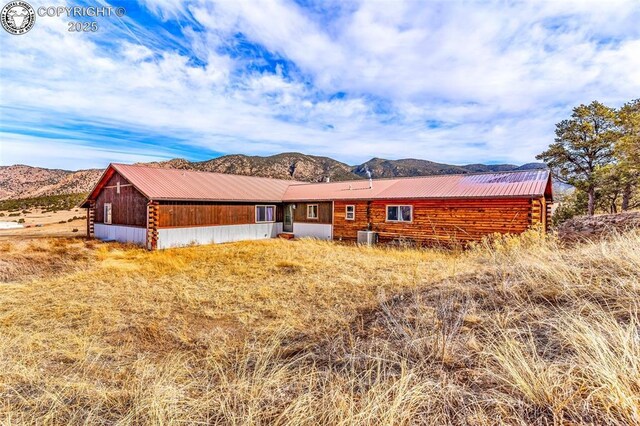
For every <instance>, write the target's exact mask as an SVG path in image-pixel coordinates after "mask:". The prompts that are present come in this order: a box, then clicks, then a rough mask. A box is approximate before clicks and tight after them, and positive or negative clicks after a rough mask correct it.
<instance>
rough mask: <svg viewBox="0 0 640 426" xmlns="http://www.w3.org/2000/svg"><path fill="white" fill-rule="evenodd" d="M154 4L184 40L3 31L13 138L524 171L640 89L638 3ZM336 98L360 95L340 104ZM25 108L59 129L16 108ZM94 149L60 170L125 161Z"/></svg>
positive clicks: (117, 27) (16, 157) (56, 24)
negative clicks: (282, 62) (101, 136)
mask: <svg viewBox="0 0 640 426" xmlns="http://www.w3.org/2000/svg"><path fill="white" fill-rule="evenodd" d="M143 3H144V4H145V5H146V6H147V7H148V8H149V9H150V10H151V11H152V13H154V14H155V15H157V16H159V17H161V18H162V19H163V20H165V21H173V20H178V21H179V23H180V25H182V26H183V32H184V37H181V38H180V37H175V36H174V35H167V36H166V37H165V36H164V34H163V35H162V36H159V35H158V34H153V33H150V32H149V31H148V29H146V28H145V27H144V25H142V24H141V23H139V22H134V21H132V20H131V19H129V18H125V20H124V21H123V22H120V21H109V22H106V24H105V26H104V27H103V28H102V29H103V30H104V31H105V32H103V33H99V34H95V35H91V34H73V33H68V32H67V31H66V25H63V22H61V21H60V20H56V19H51V18H42V19H39V20H38V22H37V25H36V26H35V27H34V29H33V30H32V31H31V32H30V33H29V34H27V35H25V36H21V37H12V36H9V35H7V34H3V35H2V37H3V39H2V46H3V49H2V53H1V55H2V61H1V63H0V76H2V80H3V87H6V88H9V87H10V89H11V90H7V89H3V93H2V98H1V99H0V104H1V105H2V106H3V108H4V109H3V111H5V112H1V113H0V114H2V115H0V118H2V122H4V127H7V125H8V127H15V126H14V125H13V124H15V123H13V121H15V122H18V123H20V122H22V123H24V122H27V121H28V123H29V125H30V126H33V127H34V128H41V129H44V128H47V126H48V123H47V122H46V121H47V120H65V119H66V118H67V117H82V118H84V119H85V120H86V121H87V122H89V123H92V122H105V123H108V124H109V125H111V126H114V127H115V128H121V129H128V128H135V129H136V130H137V131H143V132H144V131H145V129H146V130H147V131H149V132H150V133H162V134H165V135H167V136H173V137H177V138H180V139H185V138H188V139H189V141H190V143H191V144H193V145H194V146H201V147H204V148H207V149H210V150H214V151H218V152H226V153H236V152H243V153H255V154H269V153H275V152H279V151H291V150H299V151H304V152H307V153H315V154H321V155H330V156H334V157H338V158H339V159H342V160H344V161H350V162H360V161H363V160H366V159H368V158H370V157H372V156H379V157H390V158H400V157H420V158H426V159H430V160H434V161H441V162H456V163H466V162H486V161H509V162H516V163H522V162H528V161H533V159H534V156H535V154H536V153H538V152H540V151H542V150H543V149H544V148H545V147H546V145H547V144H548V143H550V142H551V141H552V140H553V127H554V123H556V122H557V121H559V120H560V119H562V118H565V117H566V116H568V115H569V114H570V109H571V107H572V106H575V105H577V104H579V103H586V102H590V101H591V100H594V99H599V100H601V101H604V102H607V103H609V104H611V105H613V106H616V105H620V104H621V103H623V102H625V101H628V100H630V99H631V98H634V97H637V96H638V93H640V74H639V73H634V72H633V70H637V69H639V67H640V59H639V58H640V54H638V52H640V29H639V28H638V26H637V22H638V21H640V6H639V5H638V3H637V2H634V1H619V2H615V4H612V3H610V2H609V3H606V4H605V3H603V2H590V1H588V2H584V1H582V2H535V3H534V2H519V3H504V2H495V3H480V2H465V3H458V2H432V3H424V2H415V1H408V2H388V3H385V2H363V3H354V4H348V5H346V4H343V3H336V4H333V5H331V6H332V13H333V15H332V16H331V18H330V19H329V18H327V19H324V20H320V19H319V17H320V16H321V15H322V14H321V12H319V11H318V10H319V9H322V8H324V7H329V6H328V3H320V4H319V6H318V7H317V8H315V9H314V10H311V11H310V10H305V9H303V8H301V7H299V6H297V5H295V4H293V3H291V2H288V1H279V0H264V1H259V2H230V1H220V2H211V1H205V0H198V1H193V2H180V1H177V0H176V1H173V0H165V1H162V2H146V1H145V2H143ZM341 8H342V9H341ZM334 9H335V10H334ZM124 24H126V25H128V28H125V27H124V26H123V25H124ZM192 26H194V27H197V28H198V30H196V29H194V28H192ZM237 33H242V34H244V36H245V37H246V38H247V39H248V40H249V41H251V42H254V43H258V44H260V45H262V46H264V47H265V48H266V49H267V50H269V51H271V52H273V53H275V54H277V55H280V56H281V57H283V58H286V59H287V60H289V61H291V62H292V63H294V64H295V66H296V67H297V68H298V69H299V70H300V73H301V74H300V75H297V73H296V74H293V75H285V73H284V72H281V71H282V70H281V69H280V70H279V72H276V73H260V72H258V71H249V72H247V71H246V70H244V71H243V67H244V66H245V63H244V62H245V58H243V57H235V56H233V55H231V54H230V53H229V52H225V51H224V49H223V48H224V47H225V46H226V45H227V43H228V41H229V40H230V39H231V38H232V37H234V35H235V34H237ZM131 34H136V36H135V37H133V36H131ZM106 41H108V42H109V44H108V45H106V44H105V42H106ZM107 46H108V47H107ZM187 51H190V52H191V55H192V56H193V57H196V58H198V59H199V61H202V62H204V64H200V63H198V64H196V63H194V61H193V58H190V57H189V56H188V55H187ZM336 92H345V93H346V96H345V97H343V98H340V97H338V98H331V97H329V95H331V94H333V93H336ZM15 107H19V108H21V110H24V111H35V110H38V111H41V112H43V113H42V114H43V115H42V117H44V118H43V119H42V120H41V121H39V122H34V121H33V120H31V121H29V120H26V119H21V118H20V116H19V114H17V113H8V112H6V111H8V110H10V109H11V108H15ZM9 121H11V122H9ZM10 133H11V132H5V133H4V134H2V138H3V145H4V144H5V141H6V140H7V139H5V138H9V137H10V136H9V134H10ZM11 137H13V136H11ZM24 138H27V137H24ZM24 138H22V139H21V144H28V145H27V146H29V147H33V146H35V145H34V144H42V143H44V142H43V139H42V138H37V137H33V138H32V139H31V141H30V142H29V141H28V140H27V139H24ZM82 142H83V143H82V144H79V145H78V144H76V145H74V146H75V147H76V148H74V152H73V153H71V152H69V153H68V158H69V159H70V160H68V161H67V160H63V159H64V156H65V155H66V154H65V151H61V153H60V155H57V156H54V157H52V159H51V161H52V165H53V162H61V161H66V163H68V162H69V161H75V158H74V157H75V156H76V155H77V153H78V152H83V153H84V154H83V155H84V156H85V157H86V156H97V157H98V158H101V159H102V158H104V156H105V155H106V156H108V155H115V154H113V153H111V154H109V153H108V152H106V153H105V151H102V150H101V149H98V148H96V145H97V144H98V142H93V141H91V140H83V141H82ZM55 144H56V146H57V147H58V148H60V149H61V150H65V149H67V148H65V147H68V146H70V145H69V141H66V142H60V141H55ZM158 149H159V150H160V151H161V152H162V153H163V154H162V155H164V154H165V153H168V152H169V151H170V147H159V148H158ZM4 152H5V153H4V154H2V153H0V154H2V158H0V163H2V164H8V163H10V162H12V161H20V162H27V161H28V157H25V159H24V160H20V158H21V157H20V155H22V154H24V155H27V151H26V150H16V149H13V150H12V151H11V152H12V153H13V154H11V156H8V155H7V154H6V152H8V151H7V150H6V149H5V150H4ZM118 155H119V154H118ZM141 155H142V153H140V152H136V153H135V158H139V157H140V156H141ZM118 159H119V161H124V160H123V159H122V156H121V155H120V156H119V157H118ZM66 163H65V164H66ZM56 164H58V163H56ZM78 167H83V166H81V165H78Z"/></svg>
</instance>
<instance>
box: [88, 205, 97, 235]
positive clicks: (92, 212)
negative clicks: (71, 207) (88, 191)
mask: <svg viewBox="0 0 640 426" xmlns="http://www.w3.org/2000/svg"><path fill="white" fill-rule="evenodd" d="M95 218H96V202H95V200H90V201H89V206H88V207H87V238H95V230H94V223H95Z"/></svg>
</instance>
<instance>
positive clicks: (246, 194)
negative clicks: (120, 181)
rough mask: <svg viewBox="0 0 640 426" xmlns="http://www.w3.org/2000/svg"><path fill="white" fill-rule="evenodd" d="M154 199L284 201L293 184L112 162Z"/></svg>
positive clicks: (261, 178) (129, 179)
mask: <svg viewBox="0 0 640 426" xmlns="http://www.w3.org/2000/svg"><path fill="white" fill-rule="evenodd" d="M111 166H112V167H113V168H114V169H115V170H116V171H117V172H118V173H120V174H121V175H122V176H124V177H125V178H126V179H127V180H128V181H129V182H131V184H133V186H135V187H136V188H137V189H138V190H139V191H140V192H142V193H143V194H144V195H145V196H147V198H149V199H151V200H192V201H196V200H197V201H214V200H215V201H258V202H277V201H282V197H283V195H284V192H285V191H286V190H287V188H288V187H289V185H291V184H292V183H296V184H303V182H297V181H291V180H281V179H270V178H264V177H254V176H241V175H229V174H223V173H210V172H198V171H192V170H177V169H163V168H156V167H146V166H131V165H125V164H112V165H111Z"/></svg>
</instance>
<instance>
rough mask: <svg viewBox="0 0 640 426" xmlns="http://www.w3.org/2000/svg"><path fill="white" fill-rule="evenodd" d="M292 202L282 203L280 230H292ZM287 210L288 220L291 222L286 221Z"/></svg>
mask: <svg viewBox="0 0 640 426" xmlns="http://www.w3.org/2000/svg"><path fill="white" fill-rule="evenodd" d="M293 209H294V205H293V204H285V205H284V215H283V218H282V232H293ZM287 212H289V220H290V222H291V223H287Z"/></svg>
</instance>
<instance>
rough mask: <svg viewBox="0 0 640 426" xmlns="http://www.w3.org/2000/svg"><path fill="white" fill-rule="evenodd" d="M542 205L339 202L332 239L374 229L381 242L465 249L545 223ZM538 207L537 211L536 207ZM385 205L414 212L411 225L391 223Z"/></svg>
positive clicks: (510, 202)
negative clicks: (348, 214)
mask: <svg viewBox="0 0 640 426" xmlns="http://www.w3.org/2000/svg"><path fill="white" fill-rule="evenodd" d="M543 202H544V201H542V202H541V201H540V200H530V199H526V198H503V199H477V200H476V199H455V200H410V201H406V200H404V201H399V200H375V201H370V202H367V201H344V202H343V201H340V202H337V201H336V202H335V204H334V215H335V216H334V217H335V219H334V230H333V235H334V239H338V240H340V239H342V240H351V241H354V240H355V239H356V238H357V231H359V230H365V229H368V228H370V229H371V230H373V231H376V232H378V237H379V241H381V242H390V241H393V240H398V239H403V240H410V241H413V242H416V243H419V244H430V243H436V242H443V243H448V242H463V243H464V242H469V241H476V240H479V239H481V238H482V237H483V236H485V235H489V234H492V233H494V232H498V233H505V234H506V233H513V234H519V233H521V232H523V231H525V230H527V229H528V228H529V227H530V226H531V225H532V224H535V223H542V222H543V221H546V215H541V214H540V213H542V212H546V208H543V207H542V205H541V204H542V203H543ZM536 203H537V205H538V206H539V207H534V206H533V205H532V204H536ZM348 204H353V205H355V206H356V217H355V220H353V221H350V220H346V219H345V206H346V205H348ZM387 205H410V206H412V207H413V220H412V222H387V220H386V219H387V217H386V206H387ZM538 212H540V213H538ZM543 225H546V223H543Z"/></svg>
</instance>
